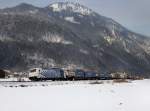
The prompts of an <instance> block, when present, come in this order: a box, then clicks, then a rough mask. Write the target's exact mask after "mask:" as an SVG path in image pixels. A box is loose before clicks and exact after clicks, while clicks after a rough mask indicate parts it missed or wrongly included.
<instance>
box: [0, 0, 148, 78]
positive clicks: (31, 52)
mask: <svg viewBox="0 0 150 111" xmlns="http://www.w3.org/2000/svg"><path fill="white" fill-rule="evenodd" d="M0 51H1V53H0V67H1V68H6V69H11V70H26V69H29V68H32V67H52V66H56V67H69V68H70V67H74V68H85V69H90V70H96V71H99V72H102V73H105V72H117V71H121V72H122V71H125V72H129V73H133V74H144V75H145V76H146V75H148V73H149V71H150V67H149V66H150V39H149V38H147V37H145V36H142V35H139V34H136V33H134V32H131V31H129V30H128V29H126V28H124V27H123V26H121V25H120V24H118V23H117V22H115V21H114V20H112V19H110V18H107V17H104V16H101V15H99V14H98V13H96V12H94V11H92V10H91V9H89V8H87V7H85V6H82V5H80V4H75V3H69V2H66V3H62V2H61V3H54V4H51V5H49V6H47V7H45V8H38V7H34V6H32V5H28V4H20V5H18V6H16V7H13V8H7V9H1V10H0Z"/></svg>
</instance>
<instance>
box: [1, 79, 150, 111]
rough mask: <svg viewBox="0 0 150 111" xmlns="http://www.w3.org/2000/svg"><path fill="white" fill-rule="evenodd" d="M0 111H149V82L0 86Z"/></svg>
mask: <svg viewBox="0 0 150 111" xmlns="http://www.w3.org/2000/svg"><path fill="white" fill-rule="evenodd" d="M21 85H22V86H25V87H21ZM9 86H11V87H9ZM0 111H150V80H138V81H132V82H129V83H113V82H112V81H105V82H104V81H99V84H94V81H90V82H89V81H81V82H80V81H75V82H69V81H68V82H63V81H60V82H34V83H33V82H24V83H18V82H13V83H9V82H0Z"/></svg>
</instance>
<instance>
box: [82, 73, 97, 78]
mask: <svg viewBox="0 0 150 111" xmlns="http://www.w3.org/2000/svg"><path fill="white" fill-rule="evenodd" d="M84 78H85V79H96V78H97V74H96V73H95V72H93V71H86V72H85V75H84Z"/></svg>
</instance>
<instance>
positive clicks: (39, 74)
mask: <svg viewBox="0 0 150 111" xmlns="http://www.w3.org/2000/svg"><path fill="white" fill-rule="evenodd" d="M65 78H66V77H65V74H64V71H63V70H62V69H60V68H50V69H42V68H34V69H31V70H30V72H29V79H30V80H34V81H37V80H64V79H65Z"/></svg>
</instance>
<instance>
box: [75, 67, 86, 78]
mask: <svg viewBox="0 0 150 111" xmlns="http://www.w3.org/2000/svg"><path fill="white" fill-rule="evenodd" d="M84 78H85V72H84V71H83V70H81V69H77V70H75V79H84Z"/></svg>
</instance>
